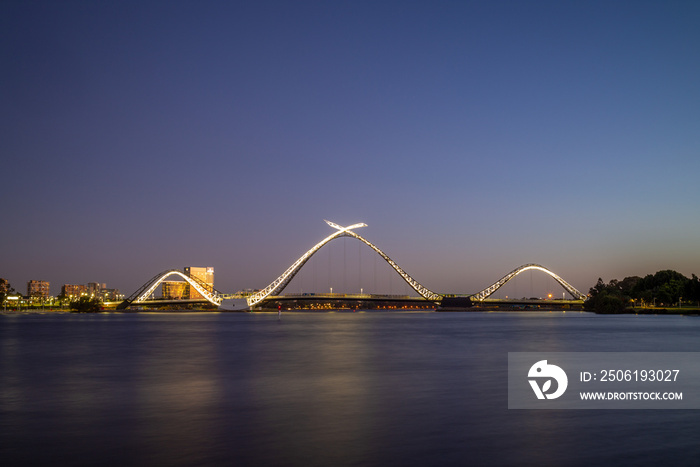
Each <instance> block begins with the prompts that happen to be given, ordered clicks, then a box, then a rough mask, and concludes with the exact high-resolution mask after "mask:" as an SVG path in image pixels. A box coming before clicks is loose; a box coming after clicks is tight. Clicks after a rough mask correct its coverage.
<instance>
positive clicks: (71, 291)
mask: <svg viewBox="0 0 700 467" xmlns="http://www.w3.org/2000/svg"><path fill="white" fill-rule="evenodd" d="M61 295H63V296H64V297H66V298H69V299H75V298H80V297H81V296H82V295H87V287H85V286H84V285H83V284H63V287H61Z"/></svg>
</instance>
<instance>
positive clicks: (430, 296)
mask: <svg viewBox="0 0 700 467" xmlns="http://www.w3.org/2000/svg"><path fill="white" fill-rule="evenodd" d="M325 222H326V223H327V224H328V225H329V226H331V227H332V228H334V229H335V232H333V233H332V234H331V235H329V236H327V237H326V238H324V239H323V240H321V241H320V242H318V243H317V244H316V245H314V246H313V247H312V248H311V249H309V250H308V251H307V252H306V253H304V254H303V255H302V256H301V257H300V258H299V259H297V260H296V261H295V262H294V263H292V265H291V266H289V267H288V268H287V269H286V270H285V271H284V272H283V273H282V274H281V275H280V276H279V277H278V278H277V279H275V280H274V281H272V283H270V285H268V286H267V287H265V288H264V289H262V290H260V291H258V292H255V293H253V294H251V295H249V296H248V297H246V303H247V306H248V308H251V309H252V308H255V307H258V306H261V305H262V304H264V303H265V302H266V301H269V300H272V299H274V300H280V299H284V296H280V293H281V292H282V291H283V290H284V289H285V287H287V285H289V283H290V282H291V280H292V279H293V278H294V276H295V275H296V274H297V273H298V272H299V271H300V270H301V268H302V267H303V266H304V265H305V264H306V263H307V262H308V261H309V259H311V257H312V256H313V255H314V254H315V253H316V252H318V251H319V250H320V249H321V248H322V247H323V246H324V245H326V244H328V243H329V242H331V241H333V240H335V239H336V238H340V237H352V238H355V239H357V240H359V241H360V242H362V243H364V244H365V245H367V246H368V247H369V248H371V249H372V250H373V251H374V252H375V253H377V254H378V255H379V256H380V257H381V258H382V259H383V260H384V261H386V262H387V263H388V264H389V265H390V266H391V268H392V269H393V270H394V271H395V272H396V273H397V274H398V275H399V276H400V277H401V278H402V279H403V280H404V281H405V282H406V283H407V284H408V285H409V286H410V287H411V288H412V289H413V290H414V291H415V292H416V293H418V295H419V299H418V300H422V301H423V302H429V303H432V304H434V305H435V306H441V307H470V306H473V305H474V304H484V303H489V301H490V300H489V297H490V296H491V295H492V294H493V293H494V292H496V291H497V290H498V289H500V288H501V287H503V286H504V285H505V284H506V283H508V282H509V281H510V280H512V279H514V278H515V277H516V276H518V275H519V274H521V273H523V272H525V271H530V270H537V271H541V272H543V273H545V274H547V275H549V276H550V277H552V278H553V279H554V280H555V281H556V282H557V283H558V284H559V285H560V286H561V287H562V288H563V289H564V290H565V291H566V292H567V293H569V295H571V296H572V297H573V300H571V301H570V302H571V303H578V304H581V303H583V301H584V300H585V299H586V295H585V294H583V293H581V292H579V291H578V290H577V289H576V288H575V287H573V286H572V285H571V284H569V283H568V282H566V281H565V280H564V279H562V278H561V277H559V276H558V275H557V274H555V273H554V272H552V271H550V270H549V269H547V268H545V267H544V266H541V265H539V264H535V263H529V264H524V265H522V266H519V267H517V268H515V269H514V270H512V271H511V272H509V273H508V274H506V275H505V276H503V277H502V278H501V279H499V280H498V281H496V282H494V283H493V284H491V285H490V286H488V287H486V288H485V289H484V290H482V291H480V292H477V293H475V294H466V295H460V296H455V295H450V294H440V293H437V292H434V291H432V290H430V289H428V288H427V287H425V286H423V285H422V284H420V283H419V282H418V281H417V280H415V279H414V278H412V277H411V276H410V275H409V274H408V273H407V272H406V271H404V270H403V269H402V268H401V267H400V266H399V265H398V264H397V263H396V262H395V261H394V260H392V259H391V258H390V257H389V256H388V255H387V254H386V253H384V252H383V251H382V250H380V249H379V248H378V247H377V246H376V245H374V244H373V243H371V242H370V241H369V240H367V239H365V238H364V237H362V236H361V235H359V234H357V233H356V232H354V230H355V229H359V228H362V227H367V224H365V223H357V224H353V225H350V226H347V227H343V226H340V225H338V224H336V223H334V222H331V221H328V220H326V221H325ZM173 275H176V276H180V277H182V278H183V279H184V280H185V281H187V282H188V283H189V284H190V285H191V286H192V287H193V288H194V289H195V290H197V292H199V293H200V294H201V295H202V297H204V300H206V301H207V302H209V303H211V304H212V305H215V306H217V307H219V306H221V305H222V303H223V301H224V299H226V298H233V297H234V296H233V295H226V294H223V293H221V292H219V291H217V290H215V289H214V288H213V287H211V286H210V285H209V284H206V283H204V282H202V281H201V280H199V279H197V278H196V277H191V276H188V275H186V274H184V273H182V272H180V271H178V270H176V269H170V270H167V271H164V272H162V273H160V274H157V275H156V276H154V277H153V278H152V279H151V280H149V281H148V282H146V283H145V284H144V285H143V286H142V287H141V288H140V289H139V290H137V291H136V292H134V293H133V294H132V295H131V296H130V297H129V298H127V299H126V300H125V301H124V302H123V303H122V304H120V305H119V307H118V309H124V308H127V307H129V306H134V305H139V304H147V303H152V302H153V301H152V300H149V298H150V297H151V295H152V294H153V293H154V291H155V290H156V289H157V287H158V286H159V285H160V284H161V283H162V282H163V281H164V280H165V279H166V278H168V277H170V276H173ZM493 302H495V301H493ZM499 302H500V303H505V302H504V301H503V300H500V301H499ZM511 302H520V301H517V300H516V301H511Z"/></svg>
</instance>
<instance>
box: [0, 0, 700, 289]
mask: <svg viewBox="0 0 700 467" xmlns="http://www.w3.org/2000/svg"><path fill="white" fill-rule="evenodd" d="M698 24H700V3H698V2H695V1H615V2H610V1H589V2H574V1H560V0H558V1H551V2H550V1H534V0H533V1H488V2H487V1H438V2H434V1H425V2H416V1H396V2H395V1H378V2H377V1H294V2H289V1H256V2H243V1H238V2H236V1H233V2H232V1H185V2H183V1H163V2H159V1H149V2H142V1H133V2H132V1H119V2H91V1H62V2H55V1H46V2H44V1H14V0H5V1H3V2H1V3H0V61H1V63H2V67H1V71H0V155H1V159H0V160H2V164H1V166H0V170H1V173H2V175H3V176H2V182H0V200H1V201H2V206H3V221H2V228H0V277H4V278H6V279H8V280H9V281H10V283H11V284H12V285H13V286H14V287H15V288H16V289H17V290H18V291H21V292H25V293H26V282H27V281H29V280H47V281H50V282H51V292H52V293H53V294H58V293H59V292H60V287H61V285H62V284H84V283H87V282H102V283H106V284H107V286H108V287H115V288H118V289H120V290H121V291H122V293H124V294H125V295H127V296H128V295H130V294H131V293H132V292H133V291H135V290H136V289H138V288H139V287H140V286H141V285H142V284H143V283H144V282H146V281H147V280H148V279H150V278H151V277H152V276H154V275H155V274H156V273H158V272H160V271H163V270H166V269H169V268H183V267H185V266H213V267H214V268H215V271H216V277H215V286H216V288H217V289H219V290H221V291H222V292H227V293H228V292H234V291H237V290H240V289H244V288H262V287H265V286H266V285H267V284H269V283H270V282H272V281H273V280H274V279H275V278H276V277H277V276H278V275H280V274H281V273H282V272H283V271H284V270H285V269H286V268H287V267H288V266H289V265H290V264H291V263H292V262H294V261H295V260H296V259H297V258H298V257H299V256H301V255H302V254H303V253H304V252H305V251H306V250H307V249H309V248H311V247H312V246H313V245H314V244H315V243H316V242H318V241H320V240H321V239H323V238H324V237H326V236H327V235H329V234H331V233H332V232H333V231H332V229H330V227H328V226H327V225H326V224H325V223H324V222H323V219H329V220H332V221H334V222H336V223H339V224H342V225H349V224H353V223H356V222H365V223H367V224H368V227H366V228H363V229H361V230H358V231H357V233H359V234H361V235H363V236H364V237H365V238H367V239H368V240H369V241H371V242H373V243H375V244H376V245H377V246H378V247H379V248H381V249H382V250H384V251H385V252H386V253H387V254H388V255H389V256H390V257H392V259H394V260H395V261H396V262H397V263H398V264H399V265H400V266H401V267H402V268H403V269H404V270H406V271H407V272H408V273H409V274H410V275H411V276H413V277H414V278H415V279H417V280H418V281H419V282H421V283H422V284H423V285H425V286H426V287H428V288H430V289H432V290H434V291H436V292H445V293H448V292H449V293H473V292H477V291H479V290H481V289H483V288H485V287H486V286H488V285H489V284H491V283H493V282H495V281H496V280H497V279H499V278H500V277H502V276H503V275H505V274H506V273H508V272H509V271H511V270H512V269H514V268H516V267H517V266H519V265H521V264H525V263H531V262H534V263H539V264H542V265H544V266H546V267H548V268H549V269H551V270H552V271H554V272H556V273H557V274H559V275H560V276H562V277H563V278H564V279H566V280H567V281H568V282H570V283H571V284H573V285H574V286H575V287H576V288H578V289H579V290H581V291H584V292H585V291H588V289H589V288H590V287H591V286H593V285H594V284H595V282H596V280H597V279H598V278H599V277H602V278H603V279H604V280H606V281H608V280H610V279H613V278H617V279H622V278H623V277H626V276H632V275H641V276H643V275H646V274H653V273H654V272H656V271H658V270H662V269H674V270H677V271H679V272H681V273H683V274H685V275H687V276H690V275H691V274H692V273H695V274H699V273H700V236H699V235H698V232H700V183H699V182H700V179H699V178H698V177H699V174H700V86H698V83H700V28H698V27H697V25H698ZM350 241H352V242H355V243H357V242H356V240H354V239H344V240H338V241H336V242H337V245H335V246H332V245H328V253H326V254H327V256H328V257H331V260H332V258H334V257H335V258H336V259H335V260H332V261H333V262H334V264H335V266H332V265H326V267H327V268H328V271H331V269H332V268H333V267H335V268H337V267H338V266H337V265H338V264H340V259H339V258H340V257H341V255H343V257H345V258H346V259H347V256H348V255H350V256H352V257H353V258H358V259H357V261H358V262H360V263H362V264H364V266H359V267H358V268H359V269H358V273H354V272H351V273H349V274H351V275H352V276H353V277H354V275H355V274H357V275H358V276H359V277H358V279H357V280H358V282H361V281H362V280H365V279H362V276H366V275H367V274H365V273H364V272H363V271H364V270H363V269H362V268H363V267H364V268H365V269H366V268H367V267H368V265H369V264H371V263H370V262H373V261H375V260H374V259H372V254H371V252H369V251H367V252H363V251H362V250H360V252H359V253H358V249H359V248H360V247H358V246H356V245H355V243H340V242H350ZM333 248H334V249H333ZM348 251H351V253H348ZM322 253H323V252H319V255H321V254H322ZM320 258H321V259H317V262H318V263H319V264H321V263H322V264H324V265H325V264H326V261H328V262H329V264H330V263H331V262H332V261H331V260H323V261H321V260H322V259H323V258H322V257H320ZM343 264H344V265H343V268H347V267H348V266H347V265H345V263H343ZM308 267H310V268H314V269H312V270H315V268H320V266H312V265H311V266H308ZM343 271H345V269H343ZM304 274H305V277H306V279H305V280H306V284H307V287H309V284H311V283H312V282H313V283H315V282H319V283H321V282H323V281H324V280H326V279H321V278H318V277H316V276H317V275H318V274H321V275H323V274H324V273H323V271H320V272H319V271H316V272H313V273H312V272H311V270H309V271H305V272H304ZM312 274H315V275H314V277H313V279H311V278H310V276H311V275H312ZM328 274H329V273H328V272H327V273H326V275H328ZM343 274H346V273H345V272H343ZM370 274H371V273H370ZM336 276H338V273H337V272H336ZM295 280H296V279H295ZM367 280H369V279H367ZM393 280H394V281H396V282H398V280H399V279H398V276H396V279H393ZM327 285H328V284H326V286H327ZM317 288H319V289H320V288H321V286H320V285H317ZM560 292H561V290H559V291H558V293H560Z"/></svg>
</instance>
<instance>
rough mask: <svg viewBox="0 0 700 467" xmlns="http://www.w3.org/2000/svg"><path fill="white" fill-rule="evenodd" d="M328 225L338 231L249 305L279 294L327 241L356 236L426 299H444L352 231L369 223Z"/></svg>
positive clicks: (318, 244)
mask: <svg viewBox="0 0 700 467" xmlns="http://www.w3.org/2000/svg"><path fill="white" fill-rule="evenodd" d="M326 223H327V224H328V225H330V226H331V227H333V228H334V229H336V232H335V233H333V234H331V235H329V236H327V237H326V238H324V239H323V240H321V241H320V242H318V243H317V244H316V245H314V247H313V248H311V249H310V250H309V251H307V252H306V253H304V254H303V255H302V256H301V258H299V259H298V260H296V261H295V262H294V264H292V265H291V266H289V268H287V270H286V271H284V272H283V273H282V275H281V276H279V277H278V278H277V279H275V280H274V281H273V282H272V283H271V284H270V285H268V286H267V287H265V288H264V289H262V290H261V291H259V292H257V293H255V294H253V295H250V296H248V298H247V301H248V306H251V307H252V306H255V305H257V304H259V303H261V302H262V301H264V300H265V299H266V298H267V297H269V296H271V295H277V294H279V293H280V292H281V291H282V290H284V288H285V287H287V285H288V284H289V282H290V281H291V280H292V279H293V278H294V276H295V275H296V273H297V272H299V270H300V269H301V267H302V266H304V264H306V262H307V261H308V260H309V259H310V258H311V257H312V256H313V255H314V253H316V252H317V251H318V250H320V249H321V248H322V247H323V246H324V245H325V244H326V243H328V242H330V241H331V240H333V239H336V238H339V237H354V238H356V239H358V240H359V241H361V242H362V243H364V244H365V245H367V246H368V247H370V248H371V249H373V250H374V251H376V252H377V254H379V256H381V257H382V258H383V259H384V260H385V261H386V262H387V263H389V265H390V266H391V267H392V268H394V270H395V271H396V272H397V273H399V275H400V276H401V277H402V278H403V280H405V281H406V283H407V284H408V285H410V286H411V288H413V290H415V291H416V292H418V294H419V295H420V296H421V297H423V298H425V299H426V300H429V301H432V302H439V301H440V300H442V297H443V296H442V295H440V294H437V293H435V292H433V291H431V290H429V289H428V288H426V287H424V286H422V285H421V284H420V283H418V281H416V280H415V279H414V278H412V277H411V276H409V275H408V274H407V273H406V272H405V271H404V270H403V269H401V268H400V267H399V265H398V264H396V263H395V262H394V260H392V259H391V258H389V257H388V256H387V255H386V253H384V252H383V251H382V250H380V249H379V248H377V247H376V246H375V245H374V244H373V243H371V242H369V241H368V240H366V239H365V238H363V237H361V236H360V235H358V234H356V233H355V232H353V231H352V229H357V228H360V227H367V224H364V223H360V224H353V225H350V226H348V227H342V226H340V225H338V224H335V223H333V222H330V221H326Z"/></svg>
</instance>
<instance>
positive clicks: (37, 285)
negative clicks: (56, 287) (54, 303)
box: [27, 281, 49, 298]
mask: <svg viewBox="0 0 700 467" xmlns="http://www.w3.org/2000/svg"><path fill="white" fill-rule="evenodd" d="M27 296H28V297H30V298H32V297H37V298H49V283H48V282H47V281H29V282H27Z"/></svg>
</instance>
